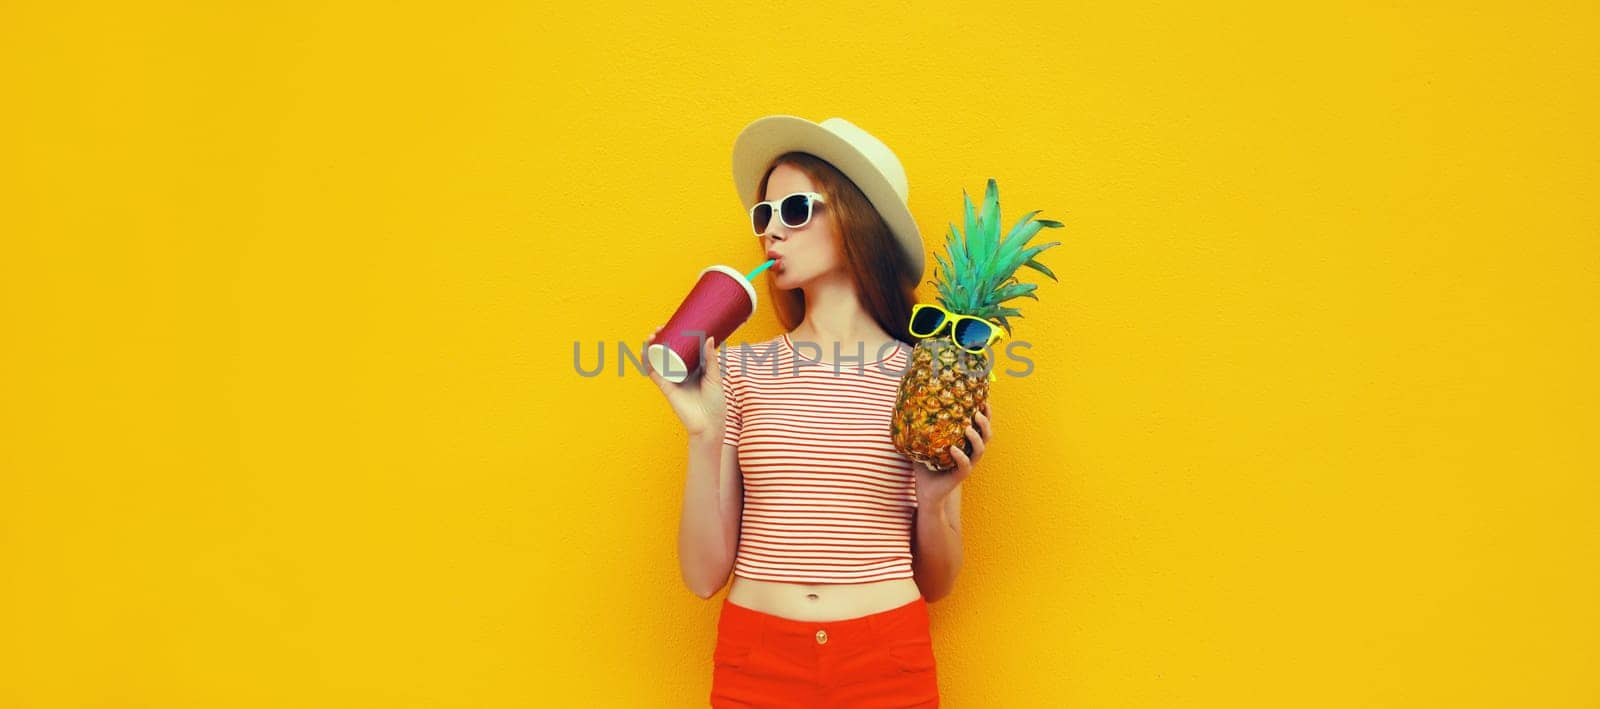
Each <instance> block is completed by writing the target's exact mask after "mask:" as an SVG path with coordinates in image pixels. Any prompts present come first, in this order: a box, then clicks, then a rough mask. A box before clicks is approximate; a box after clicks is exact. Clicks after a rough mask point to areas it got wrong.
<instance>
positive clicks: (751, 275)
mask: <svg viewBox="0 0 1600 709" xmlns="http://www.w3.org/2000/svg"><path fill="white" fill-rule="evenodd" d="M777 260H778V259H775V258H769V259H767V262H766V263H763V264H761V265H760V266H756V270H754V271H751V272H750V273H749V274H747V275H745V277H744V279H745V280H747V281H752V282H753V281H755V279H756V276H759V275H761V272H762V271H765V270H767V267H769V266H771V265H772V264H773V262H774V261H777Z"/></svg>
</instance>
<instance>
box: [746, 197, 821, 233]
mask: <svg viewBox="0 0 1600 709" xmlns="http://www.w3.org/2000/svg"><path fill="white" fill-rule="evenodd" d="M819 203H820V204H827V203H828V201H827V200H825V199H823V198H822V195H820V194H817V193H815V192H796V193H794V194H792V195H789V196H787V197H783V198H781V199H773V200H767V201H765V202H756V203H755V205H754V206H752V207H750V228H751V229H753V230H754V231H755V233H756V236H761V235H762V234H765V233H766V232H767V226H768V225H770V224H771V223H772V213H773V211H774V210H776V211H777V213H778V221H780V222H783V225H784V226H786V227H789V228H790V229H799V228H800V227H803V226H805V225H806V224H807V223H809V222H810V221H811V213H812V205H814V204H819Z"/></svg>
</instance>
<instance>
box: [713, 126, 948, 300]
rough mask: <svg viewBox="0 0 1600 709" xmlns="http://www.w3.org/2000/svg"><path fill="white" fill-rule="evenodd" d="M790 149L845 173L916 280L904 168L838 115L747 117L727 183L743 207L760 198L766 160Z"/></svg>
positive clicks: (917, 252)
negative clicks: (816, 119)
mask: <svg viewBox="0 0 1600 709" xmlns="http://www.w3.org/2000/svg"><path fill="white" fill-rule="evenodd" d="M790 151H799V152H804V153H810V154H812V155H815V156H817V157H819V158H822V159H823V160H826V161H828V162H829V163H830V164H832V165H833V166H834V167H836V168H838V169H839V172H842V173H844V175H845V177H848V178H850V181H851V182H854V183H855V185H856V187H859V188H860V189H861V193H862V194H864V195H866V196H867V200H868V201H869V202H871V203H872V206H873V208H875V209H877V210H878V214H879V215H881V216H882V217H883V221H884V222H886V223H887V224H888V225H889V231H891V232H893V233H894V237H895V239H896V240H898V241H899V242H900V247H901V248H902V249H903V250H904V251H905V253H906V257H907V258H908V259H909V260H910V264H911V273H912V275H914V276H915V278H914V279H912V282H913V283H916V282H920V281H921V280H922V272H923V253H922V234H921V232H919V231H917V222H916V220H915V219H912V218H911V209H910V208H909V207H908V206H907V203H906V194H907V185H906V171H905V168H903V167H901V166H900V159H899V158H897V157H895V155H894V151H892V150H890V149H889V146H887V145H884V143H883V141H881V140H878V139H877V138H875V137H873V135H872V134H871V133H868V132H866V131H864V130H862V129H860V128H859V127H857V126H856V125H855V124H854V123H851V122H849V121H847V120H845V119H843V118H827V119H824V120H823V121H822V122H821V123H812V122H811V121H808V120H806V119H804V118H800V117H798V116H782V115H780V116H766V117H764V118H758V119H756V120H754V121H752V122H751V123H750V124H749V125H747V126H745V127H744V130H741V131H740V132H739V137H738V138H735V139H734V141H733V185H734V187H735V188H736V189H738V191H739V201H740V202H741V203H743V204H744V206H745V208H746V209H749V208H750V207H751V206H752V205H754V204H755V203H756V202H758V201H760V195H757V194H756V188H757V187H758V186H759V185H760V183H761V178H762V176H763V175H765V174H766V173H765V170H766V169H767V166H768V165H769V164H771V162H772V159H773V158H776V157H778V156H779V155H782V154H784V153H787V152H790Z"/></svg>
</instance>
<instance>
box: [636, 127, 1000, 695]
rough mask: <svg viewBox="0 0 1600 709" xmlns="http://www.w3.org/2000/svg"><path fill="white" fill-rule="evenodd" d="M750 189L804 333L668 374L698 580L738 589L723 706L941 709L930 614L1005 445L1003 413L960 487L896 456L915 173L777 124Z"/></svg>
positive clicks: (661, 382)
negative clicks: (974, 501)
mask: <svg viewBox="0 0 1600 709" xmlns="http://www.w3.org/2000/svg"><path fill="white" fill-rule="evenodd" d="M734 180H735V183H736V186H737V188H738V190H739V193H740V198H741V199H742V200H743V201H744V203H745V205H746V206H748V207H749V208H750V216H751V227H752V231H753V232H754V233H755V235H756V236H757V237H759V240H760V245H761V246H760V248H761V251H762V252H763V253H764V254H766V256H767V257H768V258H774V259H777V261H776V263H774V264H773V266H772V267H771V268H770V270H769V271H768V281H767V282H768V291H769V294H770V298H771V299H772V302H773V304H774V307H775V308H776V309H777V315H778V318H779V320H780V321H781V322H782V324H783V326H784V327H785V328H786V329H787V330H789V332H786V333H784V334H782V335H780V336H778V337H775V338H771V339H768V340H766V341H764V342H760V343H756V344H754V345H751V344H749V343H746V344H745V345H742V346H739V347H730V348H725V349H724V351H722V352H721V353H720V354H719V352H718V350H717V349H716V346H717V345H718V344H721V343H716V342H713V341H710V340H709V339H708V340H707V342H706V343H705V345H704V348H705V349H704V352H703V356H702V361H703V362H704V363H705V370H704V373H703V374H702V375H701V376H700V377H699V378H698V379H697V380H696V379H690V380H688V381H686V382H684V383H682V384H673V383H670V382H667V381H666V380H665V379H663V378H662V377H661V375H660V374H659V373H657V372H654V371H651V372H649V375H650V377H651V379H652V380H653V381H655V383H656V385H657V386H659V387H660V388H661V390H662V392H663V393H664V394H665V395H666V397H667V399H668V401H669V402H670V403H671V405H672V408H673V411H674V412H675V413H676V414H677V415H678V418H679V419H680V420H681V421H682V423H683V425H684V427H685V429H686V431H687V433H688V437H689V471H688V478H687V480H686V481H685V486H684V501H683V513H682V520H681V522H680V526H679V529H678V555H679V563H680V565H681V567H682V571H683V576H684V580H685V582H686V583H687V584H688V586H689V587H690V589H691V590H693V591H694V592H695V593H696V594H697V595H699V596H700V597H702V598H710V597H711V596H713V595H714V594H715V593H716V592H717V591H718V590H720V589H721V588H722V586H723V585H724V583H726V582H727V579H728V574H729V572H730V571H731V572H732V574H733V585H732V587H731V588H729V590H728V595H727V597H726V598H725V599H724V600H723V604H722V608H721V615H720V618H719V620H718V624H717V630H718V634H717V645H716V650H715V652H714V653H713V667H714V669H713V673H712V688H711V696H710V700H711V705H712V706H714V707H720V706H740V707H772V706H794V707H867V706H871V707H884V706H907V707H909V706H916V707H936V706H938V704H939V689H938V679H937V669H936V662H935V658H934V653H933V643H932V639H931V634H930V632H929V625H928V610H927V603H928V602H930V601H936V600H938V599H939V598H942V597H943V596H945V595H946V594H948V593H949V592H950V589H951V586H952V585H953V583H954V581H955V576H956V573H957V571H958V570H959V568H960V565H961V506H960V502H961V498H960V483H961V481H962V480H964V479H965V478H966V477H967V476H968V475H969V474H970V473H971V471H972V466H973V464H974V463H975V462H976V461H977V460H978V459H979V458H980V457H982V455H983V450H984V446H985V444H986V443H987V442H988V439H989V432H990V427H989V419H988V415H987V414H988V412H987V410H985V411H984V412H983V413H980V414H979V415H978V416H977V417H976V420H975V421H974V422H973V425H972V426H970V427H969V428H968V430H967V436H968V438H970V439H971V442H972V451H973V452H972V455H971V456H970V458H969V457H968V456H967V455H965V454H964V453H963V452H962V450H961V449H960V448H959V447H954V446H953V447H952V450H953V452H954V455H955V457H956V460H957V462H958V464H959V467H958V469H957V470H956V471H954V472H950V473H934V472H932V471H931V470H929V469H928V468H927V467H926V466H923V465H921V464H919V463H914V462H913V461H911V460H910V459H908V458H906V457H904V456H903V455H901V454H899V453H898V452H896V451H895V449H894V444H893V441H892V440H891V438H890V416H891V412H892V411H893V409H894V405H895V398H896V394H897V392H898V386H899V381H900V374H901V373H902V372H903V371H904V368H905V367H906V365H907V362H908V361H909V357H910V350H911V346H910V343H911V342H912V341H913V339H912V337H911V335H910V334H909V332H908V329H907V328H908V322H909V319H910V313H911V306H912V304H913V300H914V294H913V289H914V288H915V287H916V284H917V283H918V281H920V280H921V278H922V272H923V253H922V238H921V236H920V234H919V233H918V231H917V228H916V223H915V221H914V220H913V219H912V218H911V214H910V211H909V210H908V209H907V207H906V182H905V172H904V170H903V169H902V168H901V166H900V162H899V160H898V159H897V158H895V156H894V153H892V152H891V151H890V150H889V149H888V147H887V146H885V145H884V144H883V143H882V142H881V141H879V140H877V139H876V138H874V137H873V136H871V135H870V134H867V133H866V132H865V131H862V130H861V129H860V128H857V127H856V126H854V125H852V124H850V123H849V122H847V121H844V120H842V119H838V118H830V119H828V120H825V121H823V122H822V123H812V122H810V121H807V120H804V119H801V118H796V117H793V116H769V117H767V118H763V119H760V120H757V121H755V122H753V123H751V124H750V125H749V126H747V127H746V128H745V129H744V131H742V132H741V133H740V135H739V138H738V139H737V140H736V141H735V147H734ZM659 329H660V328H657V330H659ZM651 334H652V335H653V334H654V333H651ZM647 368H648V365H647Z"/></svg>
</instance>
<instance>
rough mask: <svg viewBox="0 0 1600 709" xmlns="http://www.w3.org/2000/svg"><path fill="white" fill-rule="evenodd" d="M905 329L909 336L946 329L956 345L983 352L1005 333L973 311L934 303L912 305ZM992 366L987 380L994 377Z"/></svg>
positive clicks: (974, 351) (920, 335)
mask: <svg viewBox="0 0 1600 709" xmlns="http://www.w3.org/2000/svg"><path fill="white" fill-rule="evenodd" d="M908 329H909V330H910V331H911V336H912V337H939V336H941V335H943V334H945V333H946V331H948V334H949V336H950V341H951V342H952V343H954V344H955V346H957V347H960V348H961V349H963V350H966V351H968V352H971V353H974V354H983V353H984V351H985V350H988V349H989V348H990V347H991V346H993V345H994V343H995V341H997V340H999V339H1000V338H1002V337H1005V334H1006V332H1005V330H1003V329H1001V328H1000V326H998V325H995V324H994V323H992V322H989V321H988V320H985V319H983V318H980V317H978V316H976V315H962V314H960V313H952V312H950V311H948V310H945V309H944V308H941V307H939V306H938V305H935V304H933V303H917V304H916V305H913V306H911V322H910V323H909V326H908ZM995 379H996V377H995V375H994V370H993V369H991V370H990V371H989V381H991V382H992V381H995Z"/></svg>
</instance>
